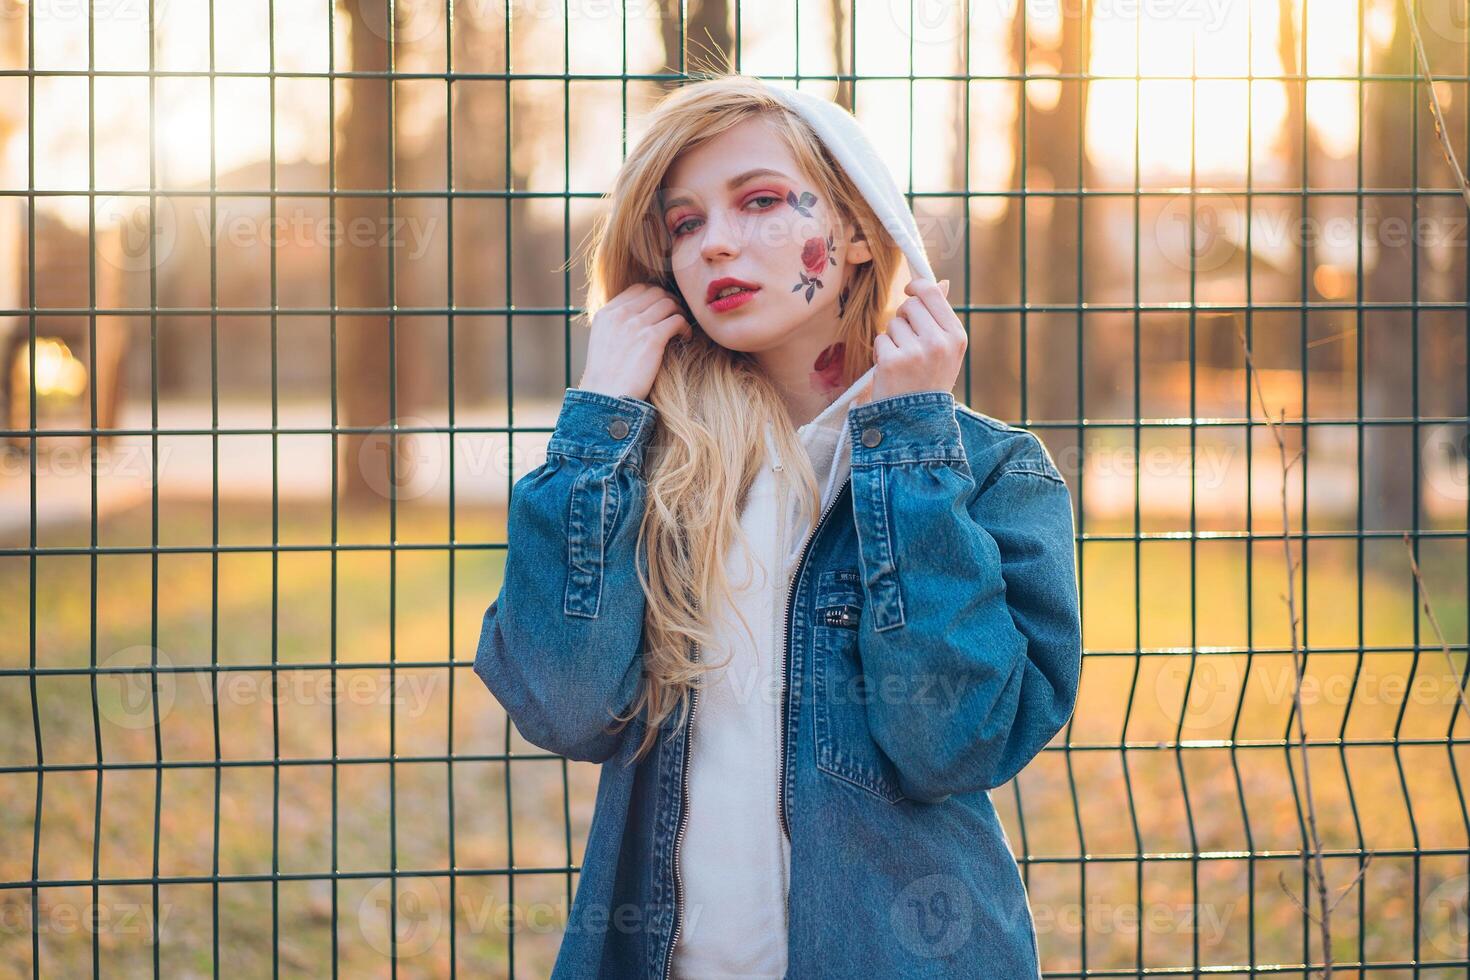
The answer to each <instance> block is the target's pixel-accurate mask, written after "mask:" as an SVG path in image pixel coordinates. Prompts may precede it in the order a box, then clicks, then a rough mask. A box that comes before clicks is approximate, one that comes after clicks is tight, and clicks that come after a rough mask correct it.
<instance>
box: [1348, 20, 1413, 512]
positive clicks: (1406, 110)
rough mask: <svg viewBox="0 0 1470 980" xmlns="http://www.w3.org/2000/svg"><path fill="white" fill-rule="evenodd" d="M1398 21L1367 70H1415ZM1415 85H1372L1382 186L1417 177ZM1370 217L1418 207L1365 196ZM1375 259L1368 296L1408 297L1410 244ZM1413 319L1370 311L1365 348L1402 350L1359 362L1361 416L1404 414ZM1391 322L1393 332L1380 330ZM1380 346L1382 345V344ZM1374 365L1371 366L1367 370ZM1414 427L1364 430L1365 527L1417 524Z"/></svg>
mask: <svg viewBox="0 0 1470 980" xmlns="http://www.w3.org/2000/svg"><path fill="white" fill-rule="evenodd" d="M1388 10H1390V11H1391V16H1392V17H1393V19H1394V28H1393V37H1392V39H1391V40H1390V42H1389V45H1388V47H1387V48H1386V49H1380V50H1378V51H1377V52H1376V55H1377V57H1376V58H1374V59H1373V63H1372V64H1371V66H1370V68H1369V69H1368V70H1369V71H1371V72H1374V73H1383V72H1394V73H1403V72H1409V71H1413V70H1414V69H1415V67H1416V64H1417V62H1415V61H1414V60H1413V40H1412V35H1411V32H1410V28H1409V25H1408V23H1407V22H1406V21H1405V20H1404V11H1403V7H1402V5H1401V4H1399V3H1397V2H1395V3H1392V4H1389V5H1388ZM1417 94H1418V90H1417V88H1416V87H1415V86H1413V85H1411V84H1409V83H1407V82H1405V83H1395V84H1387V83H1382V82H1380V83H1378V84H1376V85H1373V86H1370V87H1369V90H1368V92H1367V95H1366V97H1365V104H1364V109H1363V111H1364V115H1365V117H1366V118H1365V119H1364V121H1363V134H1364V137H1365V139H1366V141H1367V145H1366V146H1365V147H1364V148H1363V152H1364V155H1365V156H1366V157H1368V158H1369V159H1370V160H1372V161H1373V162H1374V163H1373V167H1372V170H1373V172H1374V173H1375V174H1376V177H1377V183H1378V186H1379V187H1385V188H1395V189H1397V188H1408V187H1410V186H1411V185H1412V183H1413V180H1414V172H1413V163H1412V160H1411V158H1410V154H1411V153H1412V151H1413V146H1412V144H1411V141H1410V140H1409V139H1407V138H1406V136H1407V134H1408V130H1409V126H1408V123H1407V122H1406V121H1405V115H1406V114H1409V115H1410V116H1412V114H1413V113H1414V112H1416V111H1418V106H1417V102H1416V95H1417ZM1363 208H1364V210H1365V211H1366V212H1368V213H1367V214H1365V215H1364V217H1365V218H1371V219H1373V222H1372V224H1371V227H1372V228H1379V229H1381V228H1383V227H1385V223H1386V222H1403V223H1404V224H1403V225H1402V227H1407V228H1412V227H1413V218H1414V207H1413V202H1412V201H1411V200H1410V198H1409V197H1408V195H1407V194H1404V195H1403V196H1374V197H1369V198H1365V199H1364V201H1363ZM1375 244H1376V247H1375V248H1374V258H1373V261H1372V262H1371V263H1365V264H1366V265H1368V268H1367V269H1366V270H1365V275H1366V277H1367V279H1368V282H1367V283H1366V284H1365V287H1366V288H1365V296H1367V297H1368V298H1369V299H1373V300H1383V299H1385V298H1387V297H1393V298H1395V299H1400V298H1406V297H1408V296H1409V295H1410V284H1411V280H1412V277H1413V268H1412V266H1411V264H1410V263H1411V262H1412V259H1413V247H1412V245H1409V244H1404V243H1402V242H1401V243H1398V244H1394V243H1392V242H1389V241H1386V240H1385V236H1382V235H1380V236H1379V237H1378V241H1377V242H1376V243H1375ZM1410 321H1411V316H1410V313H1409V311H1408V310H1390V311H1385V312H1382V313H1372V314H1367V315H1366V316H1365V317H1364V320H1363V322H1364V324H1365V326H1368V327H1370V328H1376V329H1370V330H1369V332H1368V335H1367V337H1365V338H1364V339H1365V345H1364V350H1365V351H1368V352H1370V353H1371V350H1372V348H1371V346H1369V345H1368V344H1367V343H1366V341H1367V340H1368V339H1370V338H1371V339H1373V340H1375V341H1376V340H1378V339H1379V338H1382V337H1385V336H1391V337H1392V339H1393V343H1394V345H1395V346H1396V347H1399V348H1400V351H1399V352H1398V353H1396V354H1390V355H1388V356H1382V357H1368V358H1367V359H1366V360H1367V363H1365V364H1360V365H1359V366H1358V369H1359V370H1360V371H1362V372H1363V398H1364V405H1363V413H1364V414H1365V415H1368V416H1383V415H1396V414H1401V413H1403V412H1405V411H1406V408H1405V406H1407V404H1408V402H1407V393H1408V392H1409V390H1410V386H1411V385H1412V383H1413V377H1412V372H1413V355H1414V353H1415V352H1412V351H1410V352H1409V353H1408V355H1407V356H1403V355H1402V348H1407V347H1408V346H1409V345H1410V344H1411V343H1412V340H1413V334H1412V331H1411V329H1410ZM1384 325H1390V326H1391V329H1390V330H1384V329H1382V328H1383V326H1384ZM1380 342H1381V341H1380ZM1369 364H1371V365H1372V366H1371V368H1370V367H1369ZM1407 432H1408V430H1407V429H1406V428H1404V427H1400V426H1382V425H1372V426H1365V427H1364V430H1363V527H1364V528H1365V529H1373V530H1386V529H1399V528H1405V529H1406V528H1408V527H1409V524H1410V522H1411V521H1412V509H1413V499H1414V493H1413V478H1414V474H1413V472H1412V471H1411V468H1410V467H1409V466H1407V465H1405V464H1406V463H1407V462H1408V460H1409V456H1408V454H1407V453H1406V452H1404V451H1403V450H1402V449H1399V450H1398V451H1395V445H1396V444H1397V445H1400V446H1401V445H1402V440H1403V439H1405V438H1406V437H1408V438H1412V435H1407V436H1406V433H1407Z"/></svg>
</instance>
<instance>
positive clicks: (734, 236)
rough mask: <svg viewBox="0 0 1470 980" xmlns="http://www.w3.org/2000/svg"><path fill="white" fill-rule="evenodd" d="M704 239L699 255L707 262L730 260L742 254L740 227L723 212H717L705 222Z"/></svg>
mask: <svg viewBox="0 0 1470 980" xmlns="http://www.w3.org/2000/svg"><path fill="white" fill-rule="evenodd" d="M702 231H703V232H704V239H703V241H702V242H701V244H700V247H699V254H700V255H701V256H703V257H704V258H705V259H706V260H713V259H728V258H732V257H734V256H736V255H739V254H740V226H739V224H738V223H737V222H735V221H732V220H730V218H729V217H727V216H726V215H725V213H724V212H723V211H718V210H717V211H715V212H713V213H711V214H710V216H709V217H707V218H706V219H705V221H704V228H703V229H702Z"/></svg>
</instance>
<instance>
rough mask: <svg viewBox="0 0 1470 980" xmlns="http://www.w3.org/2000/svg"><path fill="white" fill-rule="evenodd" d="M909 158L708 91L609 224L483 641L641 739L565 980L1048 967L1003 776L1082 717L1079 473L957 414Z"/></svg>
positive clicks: (539, 690) (504, 686) (807, 112)
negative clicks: (584, 337)
mask: <svg viewBox="0 0 1470 980" xmlns="http://www.w3.org/2000/svg"><path fill="white" fill-rule="evenodd" d="M876 159H877V155H876V153H875V152H874V151H873V149H872V147H871V145H870V144H869V143H868V142H867V140H866V137H865V136H864V135H863V134H862V131H861V129H860V127H858V126H857V124H856V122H855V120H853V119H852V117H851V115H850V114H848V113H846V112H845V111H844V110H840V109H838V108H837V107H835V106H833V105H832V104H831V103H830V102H826V101H825V100H819V99H816V98H815V97H812V96H809V95H804V94H802V93H794V92H787V91H783V90H780V89H777V88H774V87H773V86H770V85H768V84H766V83H764V82H761V81H759V80H757V79H754V78H751V77H748V76H741V75H728V76H716V77H713V78H708V79H704V80H700V81H697V82H693V83H690V84H687V85H685V86H684V87H682V88H681V89H679V90H677V91H675V92H673V93H671V94H670V95H669V96H667V97H666V98H665V99H664V100H663V101H662V102H661V103H660V104H659V105H658V106H657V107H656V109H655V111H654V112H653V113H652V116H651V118H650V120H649V125H648V128H647V131H646V132H645V133H644V135H643V137H642V139H641V140H640V141H639V142H638V144H637V146H636V148H635V149H634V150H633V151H632V152H631V154H630V155H629V156H628V159H627V161H626V162H625V163H624V165H623V167H622V169H621V171H620V172H619V174H618V176H617V179H616V182H615V186H614V189H613V191H612V193H611V194H610V198H609V200H608V202H607V203H608V210H607V212H605V214H604V215H603V219H602V220H601V222H600V223H599V225H598V226H597V228H596V230H595V234H594V236H593V241H594V243H595V249H594V254H593V260H592V264H591V283H592V288H591V296H590V297H589V301H588V309H589V312H590V313H591V314H592V318H591V336H590V339H589V342H588V349H587V367H586V371H585V373H584V374H583V376H582V378H581V381H580V383H579V385H578V386H577V387H575V388H569V389H567V391H566V394H565V399H564V401H563V404H562V409H561V413H560V415H559V417H558V419H557V422H556V428H555V431H554V432H553V433H552V435H551V438H550V441H549V443H548V445H547V458H546V462H545V463H544V464H542V465H541V466H540V467H538V468H536V469H534V470H532V471H531V472H530V473H528V474H526V475H525V476H524V477H522V478H521V479H520V480H519V481H517V483H516V485H515V488H514V492H513V494H512V498H511V506H510V515H509V547H508V551H507V556H506V565H505V578H504V584H503V587H502V589H501V592H500V595H499V596H498V597H497V598H496V600H495V601H494V602H492V603H491V605H490V607H489V609H487V610H486V613H485V618H484V623H483V627H482V632H481V636H480V643H479V649H478V651H477V656H476V660H475V670H476V673H477V674H478V675H479V676H480V677H481V678H482V679H483V680H484V682H485V683H486V685H487V686H488V687H489V688H490V690H491V691H492V692H493V693H494V694H495V696H496V697H497V698H498V699H499V701H500V702H501V703H502V704H503V705H504V706H505V709H506V711H507V713H508V714H509V716H510V718H511V720H513V721H514V722H515V724H516V727H517V728H518V729H519V731H520V732H521V733H522V734H523V735H524V736H525V737H526V738H527V739H528V740H529V741H531V742H532V743H534V744H536V745H539V746H541V747H543V748H546V749H547V750H549V751H552V752H556V753H559V754H561V755H565V756H567V757H568V758H571V759H578V760H586V761H593V762H598V763H607V764H606V765H604V766H603V769H602V772H601V779H600V783H599V787H598V794H597V802H596V809H595V811H594V815H593V820H592V826H591V829H590V833H589V838H588V842H587V849H586V855H585V858H584V860H583V863H582V866H581V872H580V878H579V882H578V888H577V893H576V899H575V901H574V902H573V906H572V909H571V913H570V916H569V920H568V924H567V931H566V935H565V938H564V939H563V941H562V946H561V949H560V952H559V955H558V957H557V961H556V967H555V972H554V976H555V977H558V978H560V977H568V978H570V977H577V978H581V977H587V978H591V977H617V978H621V977H652V978H661V977H662V978H668V977H690V978H696V977H697V978H705V977H782V976H790V977H815V976H833V977H837V976H842V977H846V976H857V975H872V976H918V975H922V976H945V977H987V978H1006V980H1012V978H1018V977H1036V976H1039V969H1038V956H1037V943H1036V936H1035V930H1034V926H1033V920H1032V917H1031V913H1030V909H1029V907H1028V905H1027V896H1026V891H1025V888H1024V886H1023V883H1022V881H1021V877H1020V874H1019V871H1018V868H1017V865H1016V862H1015V859H1014V857H1013V856H1012V855H1011V853H1010V848H1009V842H1008V841H1007V839H1006V835H1005V831H1004V829H1003V827H1002V825H1001V823H1000V821H999V819H998V818H997V816H996V813H995V810H994V808H993V807H992V805H991V802H990V798H989V795H988V791H989V790H990V789H992V788H993V787H995V786H998V785H1000V784H1002V783H1004V782H1006V781H1007V780H1009V779H1010V778H1011V777H1013V776H1014V775H1015V774H1016V773H1017V772H1019V771H1020V770H1021V768H1022V767H1023V766H1025V765H1026V763H1027V762H1029V761H1030V760H1031V759H1032V758H1033V757H1034V756H1035V755H1036V754H1037V753H1038V752H1039V751H1040V750H1041V749H1042V748H1043V747H1044V746H1045V745H1046V744H1047V742H1049V741H1050V740H1051V738H1052V737H1053V736H1054V735H1055V734H1056V733H1057V732H1058V731H1060V729H1061V728H1062V726H1063V725H1064V724H1065V723H1066V721H1067V719H1068V718H1069V717H1070V715H1071V712H1072V708H1073V706H1074V704H1075V700H1076V694H1077V686H1078V682H1079V675H1080V670H1081V630H1080V623H1079V609H1078V597H1077V582H1076V565H1075V552H1074V540H1073V517H1072V502H1071V496H1070V494H1069V492H1068V489H1067V485H1066V483H1065V481H1064V480H1063V478H1062V476H1061V474H1060V472H1058V470H1057V468H1056V466H1055V465H1054V464H1053V462H1052V459H1051V457H1050V455H1049V454H1048V452H1047V451H1046V449H1045V447H1044V445H1043V444H1042V443H1041V441H1040V440H1039V439H1037V438H1036V436H1035V435H1033V434H1032V433H1030V432H1028V431H1026V430H1024V429H1018V428H1013V427H1011V426H1008V425H1006V424H1004V423H1002V422H1000V421H998V420H996V419H994V418H991V417H990V416H987V415H983V414H981V413H978V412H975V411H972V410H971V409H969V408H967V407H965V406H963V405H959V404H957V403H956V401H955V399H954V397H953V395H952V394H951V391H952V389H953V388H954V385H955V383H956V380H957V378H958V376H959V371H960V368H961V366H962V363H963V358H964V355H965V350H966V335H965V331H964V328H963V325H962V323H961V322H960V321H959V319H958V318H957V317H956V315H955V313H954V311H953V310H952V309H951V307H950V305H949V303H948V301H947V299H946V292H947V290H946V289H945V284H937V283H935V282H934V281H933V278H932V274H930V273H929V272H928V262H927V258H926V257H925V255H924V254H923V247H922V244H921V243H920V242H919V239H918V234H917V229H916V227H915V224H914V221H913V215H912V214H911V213H910V212H909V211H908V209H907V205H906V204H904V203H903V198H902V196H901V195H900V194H899V193H898V191H897V188H896V187H895V186H894V184H893V181H892V177H891V175H890V174H889V173H888V172H887V171H886V169H884V168H883V167H882V166H881V165H874V163H873V161H875V160H876ZM895 202H896V203H895ZM905 256H906V257H907V259H908V263H909V265H910V268H911V269H912V270H916V271H918V272H919V273H920V274H918V275H915V276H914V277H913V278H912V279H911V280H909V281H908V282H907V285H906V286H905V288H904V292H905V293H907V298H906V299H904V300H903V301H902V303H901V304H899V305H898V306H897V308H896V310H893V311H891V312H890V311H889V308H888V305H887V304H888V300H889V295H890V290H891V289H892V288H893V287H895V286H896V285H897V282H896V279H895V276H896V274H897V273H898V271H899V267H900V263H901V260H902V259H903V258H904V257H905Z"/></svg>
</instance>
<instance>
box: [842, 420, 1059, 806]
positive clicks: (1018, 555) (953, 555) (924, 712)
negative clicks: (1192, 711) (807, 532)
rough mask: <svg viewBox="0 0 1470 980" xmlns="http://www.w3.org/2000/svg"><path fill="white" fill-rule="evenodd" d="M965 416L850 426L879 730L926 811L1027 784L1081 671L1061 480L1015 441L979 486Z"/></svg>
mask: <svg viewBox="0 0 1470 980" xmlns="http://www.w3.org/2000/svg"><path fill="white" fill-rule="evenodd" d="M954 413H955V403H954V396H953V395H951V394H950V393H949V392H943V391H924V392H910V393H907V394H901V395H894V396H891V397H888V398H883V399H879V400H877V401H873V402H868V403H866V404H862V405H858V406H854V407H853V408H852V409H851V410H850V411H849V414H848V425H849V429H850V433H849V434H850V435H851V440H852V465H853V470H852V472H853V476H852V493H853V506H854V514H855V516H856V519H857V527H858V541H859V547H860V552H861V562H862V574H863V580H864V585H865V588H866V589H867V593H868V601H867V603H865V604H864V608H863V613H862V616H861V619H860V622H859V626H858V629H859V633H858V643H859V647H858V649H859V654H860V656H861V658H862V664H863V672H864V674H865V675H866V676H867V678H868V681H869V684H870V690H871V691H873V692H874V694H873V696H872V697H871V698H870V700H869V701H868V704H867V714H868V725H869V729H870V730H871V732H872V734H873V738H874V740H875V742H876V743H877V744H878V747H879V748H880V749H882V750H883V752H884V753H885V754H886V755H887V756H888V757H889V759H890V760H891V761H892V762H893V764H894V766H895V768H896V770H897V772H898V777H899V786H900V789H902V790H903V792H904V793H905V794H906V795H908V796H910V797H911V798H913V799H918V800H925V801H938V800H942V799H944V798H945V797H947V796H949V795H950V794H953V793H968V792H974V791H978V790H988V789H992V788H994V787H996V786H999V785H1001V784H1003V783H1005V782H1006V781H1008V780H1009V779H1011V777H1013V776H1014V775H1016V773H1018V772H1020V771H1021V769H1022V768H1023V767H1024V766H1025V765H1026V764H1027V763H1028V762H1030V761H1031V759H1032V758H1034V757H1035V756H1036V754H1037V753H1039V752H1040V751H1041V749H1042V748H1043V747H1045V745H1046V744H1047V743H1048V742H1049V741H1051V739H1052V737H1053V736H1054V735H1055V734H1056V733H1057V732H1058V731H1060V730H1061V728H1062V726H1063V725H1065V724H1066V722H1067V719H1068V718H1069V717H1070V716H1071V714H1072V709H1073V708H1074V706H1075V705H1076V700H1077V689H1078V684H1079V682H1080V679H1081V668H1082V630H1081V620H1080V615H1079V600H1078V589H1077V569H1076V553H1075V542H1074V525H1073V517H1072V500H1071V496H1070V493H1069V491H1068V488H1067V484H1066V481H1065V479H1064V478H1063V477H1062V475H1061V473H1060V472H1059V471H1058V470H1057V468H1056V466H1055V464H1054V463H1053V462H1052V460H1051V457H1050V456H1049V455H1048V453H1047V451H1046V448H1045V446H1044V444H1043V443H1042V442H1041V440H1040V439H1038V438H1037V437H1036V436H1035V435H1034V434H1033V433H1030V432H1027V431H1025V430H1021V429H1017V430H1014V432H1015V434H1014V435H1009V434H1008V435H1006V436H1005V437H1003V438H998V439H997V441H996V444H995V447H994V449H993V452H992V451H991V450H987V459H986V461H985V462H986V464H987V465H985V466H983V467H981V469H982V471H983V473H984V474H985V475H984V476H983V479H982V484H981V485H980V486H977V485H976V480H975V477H974V474H973V472H972V470H971V468H970V461H969V459H968V457H967V456H966V451H965V447H964V444H963V442H962V440H961V436H960V429H959V422H958V419H957V418H956V417H955V414H954ZM921 693H922V696H920V694H921Z"/></svg>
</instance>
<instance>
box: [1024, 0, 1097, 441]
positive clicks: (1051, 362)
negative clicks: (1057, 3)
mask: <svg viewBox="0 0 1470 980" xmlns="http://www.w3.org/2000/svg"><path fill="white" fill-rule="evenodd" d="M1061 9H1062V30H1061V36H1060V39H1059V41H1058V43H1057V46H1056V47H1055V48H1054V49H1052V50H1050V51H1044V50H1043V51H1040V52H1037V53H1038V54H1041V55H1042V57H1040V58H1036V59H1035V60H1036V61H1038V62H1040V63H1041V64H1047V63H1050V64H1055V65H1056V70H1057V71H1058V72H1059V73H1061V74H1081V73H1085V72H1086V71H1088V70H1089V68H1090V67H1091V62H1092V58H1091V48H1092V43H1091V42H1092V5H1091V3H1088V2H1085V0H1084V2H1082V3H1079V4H1064V5H1063V6H1062V8H1061ZM1023 11H1024V4H1022V5H1018V7H1017V15H1016V16H1017V19H1018V23H1017V27H1016V32H1017V35H1018V42H1019V33H1020V24H1019V18H1020V17H1021V15H1022V12H1023ZM1028 41H1029V43H1030V45H1031V46H1032V49H1033V51H1035V49H1037V48H1038V47H1039V45H1038V43H1037V41H1036V40H1035V38H1034V36H1033V37H1031V38H1028ZM1047 55H1049V56H1050V57H1046V56H1047ZM1030 60H1032V59H1026V60H1023V61H1022V64H1026V63H1028V61H1030ZM1031 84H1032V85H1035V84H1036V83H1035V82H1032V83H1031ZM1088 93H1089V83H1088V82H1087V81H1082V80H1065V81H1062V82H1060V95H1059V97H1058V99H1057V101H1056V104H1055V105H1053V106H1051V107H1045V106H1041V105H1037V104H1034V103H1033V102H1031V101H1030V100H1029V99H1027V98H1026V97H1025V93H1022V103H1021V104H1022V111H1023V112H1027V113H1029V116H1028V120H1029V121H1028V124H1027V125H1028V128H1029V131H1028V133H1027V141H1026V142H1027V148H1026V150H1025V157H1026V160H1027V166H1028V168H1029V169H1030V171H1031V172H1030V173H1028V174H1023V175H1022V176H1023V178H1025V180H1026V183H1027V185H1028V186H1031V185H1033V184H1034V183H1035V181H1034V180H1033V178H1037V179H1040V180H1041V181H1043V182H1044V184H1045V185H1048V186H1050V187H1051V188H1054V189H1058V190H1070V189H1077V188H1080V187H1083V186H1086V185H1087V184H1089V183H1092V181H1091V180H1090V179H1089V172H1088V168H1087V158H1086V147H1085V139H1084V136H1085V134H1084V130H1083V124H1084V123H1085V121H1086V119H1087V97H1088ZM1081 207H1082V199H1081V197H1080V196H1079V197H1076V198H1071V199H1068V198H1063V197H1056V198H1054V199H1053V200H1052V203H1051V206H1050V208H1048V209H1046V211H1044V212H1043V215H1037V214H1035V213H1034V212H1033V213H1032V214H1031V215H1029V216H1028V221H1027V234H1028V236H1030V235H1035V236H1036V238H1037V245H1038V246H1039V247H1038V248H1036V249H1034V250H1032V249H1029V248H1028V251H1034V252H1035V254H1039V255H1044V256H1047V258H1048V260H1047V261H1045V262H1041V263H1038V264H1037V265H1036V266H1032V267H1031V271H1032V278H1031V283H1032V286H1031V288H1030V289H1029V290H1028V295H1027V297H1026V298H1027V300H1028V301H1032V302H1038V301H1039V302H1045V303H1075V302H1080V301H1081V299H1082V294H1081V291H1080V289H1081V287H1080V284H1079V283H1078V275H1077V272H1078V265H1079V262H1082V261H1085V259H1086V257H1087V255H1086V249H1085V247H1084V243H1083V242H1081V241H1079V240H1078V237H1077V228H1078V220H1077V218H1078V209H1079V208H1081ZM1083 227H1084V228H1085V227H1086V224H1085V222H1084V223H1083ZM1053 257H1055V258H1056V261H1052V258H1053ZM1031 320H1032V323H1031V324H1030V325H1029V328H1028V330H1027V351H1026V357H1027V361H1028V364H1029V367H1028V370H1027V374H1028V375H1030V378H1022V382H1023V383H1025V382H1027V381H1029V380H1030V379H1031V378H1034V379H1036V384H1034V385H1031V386H1028V389H1027V399H1026V405H1025V413H1026V415H1028V416H1030V417H1031V418H1034V419H1061V418H1076V417H1077V415H1078V405H1077V393H1076V392H1077V381H1078V379H1077V369H1076V364H1077V344H1078V342H1079V336H1078V334H1079V331H1080V329H1081V322H1082V316H1081V313H1080V312H1079V313H1077V314H1070V313H1067V314H1046V315H1043V316H1041V317H1040V318H1037V317H1035V316H1033V317H1031ZM1051 448H1052V449H1053V451H1054V452H1060V451H1061V448H1062V447H1061V446H1060V445H1059V444H1058V443H1057V442H1055V441H1053V442H1052V443H1051Z"/></svg>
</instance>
